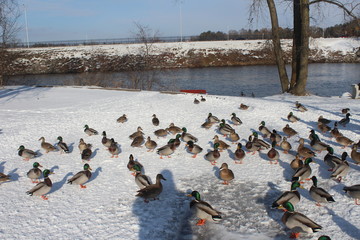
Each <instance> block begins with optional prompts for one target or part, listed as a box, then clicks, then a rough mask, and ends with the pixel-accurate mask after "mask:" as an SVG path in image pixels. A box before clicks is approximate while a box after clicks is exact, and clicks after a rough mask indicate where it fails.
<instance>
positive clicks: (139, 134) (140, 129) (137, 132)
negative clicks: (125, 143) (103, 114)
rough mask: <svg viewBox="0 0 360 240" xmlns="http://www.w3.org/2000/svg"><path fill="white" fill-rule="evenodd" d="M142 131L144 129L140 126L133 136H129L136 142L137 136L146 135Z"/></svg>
mask: <svg viewBox="0 0 360 240" xmlns="http://www.w3.org/2000/svg"><path fill="white" fill-rule="evenodd" d="M142 130H143V129H142V128H141V127H140V126H139V127H137V129H136V132H134V133H133V134H131V135H130V136H129V138H130V139H133V140H134V138H136V137H137V136H141V135H144V133H143V132H142Z"/></svg>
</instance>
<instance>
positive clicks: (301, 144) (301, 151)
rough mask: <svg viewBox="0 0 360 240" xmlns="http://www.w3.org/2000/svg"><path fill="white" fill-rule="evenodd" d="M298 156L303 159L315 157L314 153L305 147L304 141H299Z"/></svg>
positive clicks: (301, 139)
mask: <svg viewBox="0 0 360 240" xmlns="http://www.w3.org/2000/svg"><path fill="white" fill-rule="evenodd" d="M297 152H298V154H299V155H300V156H301V157H303V158H311V157H315V156H316V155H315V153H314V152H313V151H311V150H310V149H309V148H307V147H305V143H304V139H303V138H300V139H299V146H298V149H297Z"/></svg>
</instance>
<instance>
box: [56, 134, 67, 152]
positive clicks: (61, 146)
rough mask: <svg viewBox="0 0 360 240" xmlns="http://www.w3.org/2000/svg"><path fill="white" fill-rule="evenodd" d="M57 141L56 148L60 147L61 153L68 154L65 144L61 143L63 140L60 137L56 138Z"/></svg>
mask: <svg viewBox="0 0 360 240" xmlns="http://www.w3.org/2000/svg"><path fill="white" fill-rule="evenodd" d="M57 140H59V142H58V144H57V145H58V146H59V147H60V149H61V153H62V152H64V153H69V152H70V151H69V147H68V146H67V144H66V143H64V142H63V138H62V137H61V136H58V138H57Z"/></svg>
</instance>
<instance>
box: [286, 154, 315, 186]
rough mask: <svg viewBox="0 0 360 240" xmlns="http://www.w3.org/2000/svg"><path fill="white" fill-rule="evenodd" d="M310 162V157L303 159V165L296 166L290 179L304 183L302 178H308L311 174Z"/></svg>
mask: <svg viewBox="0 0 360 240" xmlns="http://www.w3.org/2000/svg"><path fill="white" fill-rule="evenodd" d="M311 162H312V159H311V158H307V159H305V162H304V166H302V167H300V168H298V169H297V170H296V171H295V173H294V174H293V176H292V180H291V181H299V182H300V183H304V181H302V180H310V178H309V177H310V175H311V172H312V170H311V167H310V163H311Z"/></svg>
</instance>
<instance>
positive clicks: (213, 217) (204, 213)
mask: <svg viewBox="0 0 360 240" xmlns="http://www.w3.org/2000/svg"><path fill="white" fill-rule="evenodd" d="M188 196H189V197H194V198H195V199H194V200H192V201H191V202H190V209H191V211H192V212H193V213H194V214H195V215H196V217H198V218H200V220H199V221H198V222H197V223H196V225H198V226H202V225H204V224H205V223H206V221H212V222H216V221H219V220H221V215H220V214H221V212H219V211H217V210H215V209H214V208H213V207H212V206H211V205H210V204H209V203H207V202H205V201H203V200H201V198H200V193H199V192H197V191H193V192H192V193H191V194H190V195H188Z"/></svg>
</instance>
